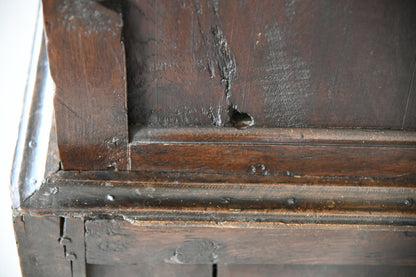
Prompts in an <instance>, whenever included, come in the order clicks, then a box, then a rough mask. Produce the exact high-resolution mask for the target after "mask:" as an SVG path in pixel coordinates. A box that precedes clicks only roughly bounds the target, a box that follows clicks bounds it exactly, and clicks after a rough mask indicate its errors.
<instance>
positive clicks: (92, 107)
mask: <svg viewBox="0 0 416 277" xmlns="http://www.w3.org/2000/svg"><path fill="white" fill-rule="evenodd" d="M105 3H106V2H103V3H101V2H97V1H62V0H45V1H43V5H42V6H43V10H44V18H45V30H46V36H47V41H48V54H49V62H50V68H51V74H52V77H53V79H54V81H55V84H56V93H55V117H56V130H57V140H58V147H59V155H60V159H61V162H62V166H63V169H66V170H68V169H77V170H86V169H99V170H103V169H120V170H123V169H124V170H125V169H126V164H127V155H126V150H127V142H128V135H127V114H126V111H127V106H126V105H127V103H126V97H127V96H126V93H127V92H126V82H125V54H124V44H123V42H122V40H121V36H122V28H123V20H122V14H121V6H120V5H119V4H117V3H116V2H112V4H110V5H107V6H106V5H105ZM109 3H110V2H109Z"/></svg>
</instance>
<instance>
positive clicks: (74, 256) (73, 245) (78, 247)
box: [59, 217, 87, 277]
mask: <svg viewBox="0 0 416 277" xmlns="http://www.w3.org/2000/svg"><path fill="white" fill-rule="evenodd" d="M62 220H63V221H64V222H63V226H62V236H61V237H60V239H59V243H60V244H61V245H62V246H63V248H64V252H65V258H66V259H67V260H68V261H69V262H70V264H71V272H72V277H86V276H87V275H86V274H87V272H86V264H85V241H84V219H83V218H74V217H66V218H62Z"/></svg>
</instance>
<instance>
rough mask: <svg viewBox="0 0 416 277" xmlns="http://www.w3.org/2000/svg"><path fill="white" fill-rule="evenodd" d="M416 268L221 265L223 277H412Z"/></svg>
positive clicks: (220, 274) (220, 271) (220, 270)
mask: <svg viewBox="0 0 416 277" xmlns="http://www.w3.org/2000/svg"><path fill="white" fill-rule="evenodd" d="M415 273H416V267H415V266H383V265H379V266H371V265H350V266H348V265H270V264H269V265H219V266H218V276H221V277H269V276H291V277H305V276H321V277H353V276H355V277H365V276H380V277H382V276H385V277H388V276H400V277H411V276H414V275H415Z"/></svg>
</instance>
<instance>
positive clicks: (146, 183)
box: [22, 172, 416, 226]
mask: <svg viewBox="0 0 416 277" xmlns="http://www.w3.org/2000/svg"><path fill="white" fill-rule="evenodd" d="M415 199H416V190H415V180H414V179H411V178H410V179H407V178H400V179H395V178H393V179H372V178H345V177H343V178H334V177H331V178H316V177H302V178H293V177H287V176H286V177H275V176H261V178H259V177H257V176H250V178H243V177H241V176H224V175H220V174H219V175H212V176H210V175H202V174H178V173H165V174H161V173H146V172H129V173H126V172H124V173H123V172H81V173H80V172H58V173H56V174H55V175H54V176H52V177H50V178H49V179H48V181H47V183H46V184H45V185H44V186H43V187H42V188H41V189H40V190H39V192H38V193H37V194H36V195H34V196H33V197H31V198H30V199H29V200H28V201H26V202H25V203H24V204H25V205H23V206H22V212H30V213H31V214H37V215H51V214H53V215H71V214H76V215H78V216H83V217H86V218H103V217H104V218H119V217H122V218H124V219H126V220H131V221H136V220H139V221H155V220H157V221H163V222H189V223H198V222H222V223H224V222H229V223H232V224H235V225H239V224H243V225H244V224H247V223H254V222H267V223H273V222H274V223H276V222H280V223H298V224H302V223H314V224H369V225H391V226H392V225H395V226H403V225H409V226H415V225H416V217H415V212H416V204H415Z"/></svg>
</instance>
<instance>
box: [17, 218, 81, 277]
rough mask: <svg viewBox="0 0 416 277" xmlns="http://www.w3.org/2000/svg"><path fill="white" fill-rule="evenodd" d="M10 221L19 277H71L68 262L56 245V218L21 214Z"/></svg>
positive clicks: (60, 246) (58, 220) (62, 251)
mask: <svg viewBox="0 0 416 277" xmlns="http://www.w3.org/2000/svg"><path fill="white" fill-rule="evenodd" d="M13 222H14V230H15V233H16V240H17V245H18V250H19V257H20V266H21V269H22V275H23V276H25V277H26V276H30V277H56V276H62V277H73V276H72V274H71V264H70V261H68V260H66V258H65V251H64V248H63V247H62V245H60V243H59V238H60V232H61V225H60V219H59V217H54V216H43V217H36V216H30V215H26V214H24V215H21V216H15V217H14V218H13ZM57 274H59V275H57Z"/></svg>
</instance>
